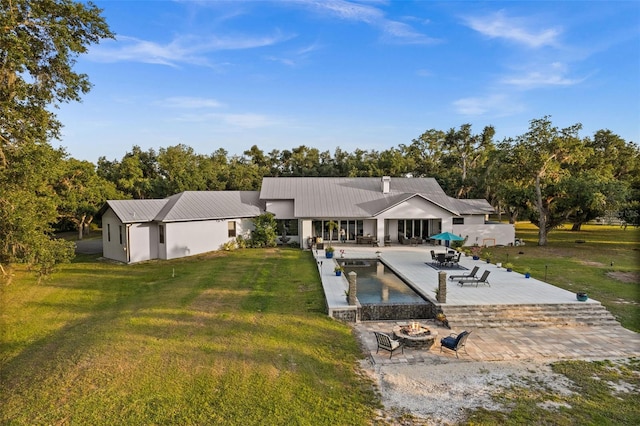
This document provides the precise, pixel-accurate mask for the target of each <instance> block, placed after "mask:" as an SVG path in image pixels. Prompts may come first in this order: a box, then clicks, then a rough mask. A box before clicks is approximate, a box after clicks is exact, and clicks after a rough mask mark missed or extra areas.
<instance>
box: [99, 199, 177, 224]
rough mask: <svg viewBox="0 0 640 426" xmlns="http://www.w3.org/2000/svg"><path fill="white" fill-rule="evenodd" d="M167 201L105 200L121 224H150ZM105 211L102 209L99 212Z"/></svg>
mask: <svg viewBox="0 0 640 426" xmlns="http://www.w3.org/2000/svg"><path fill="white" fill-rule="evenodd" d="M166 203H167V200H166V199H164V200H107V204H106V205H108V206H109V207H111V209H112V210H113V212H114V213H115V214H116V216H118V218H119V219H120V220H121V221H122V223H139V222H151V221H153V220H154V218H155V217H156V215H157V214H158V213H159V212H160V210H161V209H162V207H164V205H165V204H166ZM103 210H105V208H104V207H103V208H102V209H101V211H103Z"/></svg>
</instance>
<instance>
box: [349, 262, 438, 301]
mask: <svg viewBox="0 0 640 426" xmlns="http://www.w3.org/2000/svg"><path fill="white" fill-rule="evenodd" d="M339 263H340V264H341V265H342V266H343V267H344V271H345V274H347V276H348V274H349V272H351V271H353V272H355V273H356V274H358V276H357V296H358V301H360V303H361V304H387V303H388V304H400V303H411V304H416V303H426V302H425V300H424V299H423V298H422V297H420V296H419V295H418V294H417V293H416V292H415V291H413V289H412V288H411V287H409V286H408V285H407V284H406V283H405V282H404V281H402V280H401V279H400V277H398V276H397V275H396V274H395V273H394V272H393V271H391V270H390V269H389V268H387V267H386V266H385V265H384V263H382V262H380V261H379V260H377V259H371V260H345V261H340V262H339Z"/></svg>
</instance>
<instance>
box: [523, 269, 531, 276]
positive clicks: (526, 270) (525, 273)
mask: <svg viewBox="0 0 640 426" xmlns="http://www.w3.org/2000/svg"><path fill="white" fill-rule="evenodd" d="M524 277H525V278H531V268H524Z"/></svg>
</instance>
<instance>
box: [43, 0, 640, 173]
mask: <svg viewBox="0 0 640 426" xmlns="http://www.w3.org/2000/svg"><path fill="white" fill-rule="evenodd" d="M94 3H95V4H96V5H97V6H98V7H100V8H102V9H103V10H104V11H103V15H104V16H105V18H106V20H107V22H108V24H109V26H110V28H111V30H112V31H113V32H115V33H116V37H117V38H116V40H106V41H103V42H102V43H100V44H99V45H96V46H93V47H92V48H91V50H90V52H89V53H88V54H87V55H83V56H81V57H80V58H79V59H78V62H77V64H76V70H77V71H79V72H83V73H87V74H88V75H89V78H90V80H91V82H92V83H93V85H94V87H93V89H92V91H91V92H90V93H89V94H87V95H85V96H84V98H83V102H82V103H73V104H64V105H62V106H61V108H60V109H59V110H57V114H58V117H59V119H60V120H61V121H62V122H63V124H64V126H65V127H64V129H63V138H62V140H61V141H57V142H54V145H56V146H64V147H65V148H66V149H67V152H68V153H69V155H70V156H72V157H75V158H77V159H81V160H89V161H93V162H97V159H98V157H100V156H105V157H106V158H107V159H109V160H113V159H121V158H122V157H123V156H124V154H125V153H126V152H128V151H130V150H131V148H132V147H133V146H134V145H138V146H140V147H141V148H142V149H143V150H147V149H149V148H153V149H155V150H156V151H157V150H158V149H159V148H161V147H169V146H172V145H177V144H180V143H182V144H185V145H188V146H190V147H192V148H193V149H194V150H195V152H196V153H200V154H211V153H213V152H214V151H216V150H217V149H219V148H223V149H225V150H226V151H228V152H229V154H230V155H235V154H238V155H241V154H242V153H243V151H245V150H247V149H249V148H250V147H251V146H252V145H257V146H258V147H259V148H260V149H262V150H263V151H264V152H265V153H269V152H270V151H272V150H274V149H277V150H281V151H282V150H285V149H291V148H294V147H298V146H300V145H306V146H308V147H314V148H318V149H319V150H320V151H325V150H329V151H330V152H331V153H332V154H333V152H334V150H335V149H336V147H340V148H341V149H342V150H345V151H349V152H351V151H353V150H355V149H357V148H360V149H365V150H379V151H381V150H385V149H388V148H391V147H397V146H398V145H400V144H410V143H411V141H412V140H413V139H415V138H417V137H419V136H420V135H421V134H422V133H423V132H424V131H426V130H428V129H438V130H448V129H450V128H452V127H455V128H458V127H459V126H460V125H462V124H465V123H470V124H472V125H473V131H474V132H476V133H480V132H481V131H482V129H483V128H484V126H487V125H493V126H494V127H495V128H496V132H497V133H496V139H495V140H496V141H500V140H502V139H503V138H505V137H515V136H517V135H520V134H523V133H525V132H526V131H527V129H528V126H529V121H530V120H532V119H537V118H541V117H543V116H545V115H549V116H551V119H552V121H553V123H554V125H556V126H558V127H566V126H570V125H572V124H575V123H582V124H583V131H582V133H581V135H582V136H591V135H593V133H594V132H595V131H597V130H599V129H609V130H611V131H612V132H614V133H616V134H618V135H620V136H621V137H623V138H624V139H626V140H627V141H633V142H636V143H638V142H640V2H637V1H623V2H612V1H584V2H583V1H533V2H524V1H507V2H498V1H488V2H473V1H457V2H456V1H446V2H439V1H376V0H373V1H344V0H324V1H322V0H292V1H284V0H280V1H266V0H263V1H240V0H235V1H231V2H226V1H195V0H194V1H180V0H178V1H125V0H122V1H100V0H98V1H94Z"/></svg>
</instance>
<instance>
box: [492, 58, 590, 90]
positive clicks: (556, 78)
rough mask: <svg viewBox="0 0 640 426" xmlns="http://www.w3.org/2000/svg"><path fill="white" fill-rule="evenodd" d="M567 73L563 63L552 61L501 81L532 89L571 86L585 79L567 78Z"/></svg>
mask: <svg viewBox="0 0 640 426" xmlns="http://www.w3.org/2000/svg"><path fill="white" fill-rule="evenodd" d="M567 74H568V68H567V66H566V65H565V64H563V63H560V62H554V63H552V64H551V65H549V66H547V67H543V68H542V69H538V70H533V71H531V70H530V71H527V72H524V73H522V74H521V75H513V76H509V77H505V78H503V80H502V83H504V84H508V85H511V86H516V87H518V88H520V89H533V88H538V87H546V86H573V85H575V84H579V83H582V82H583V81H584V80H585V79H586V77H583V78H569V77H567Z"/></svg>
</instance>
